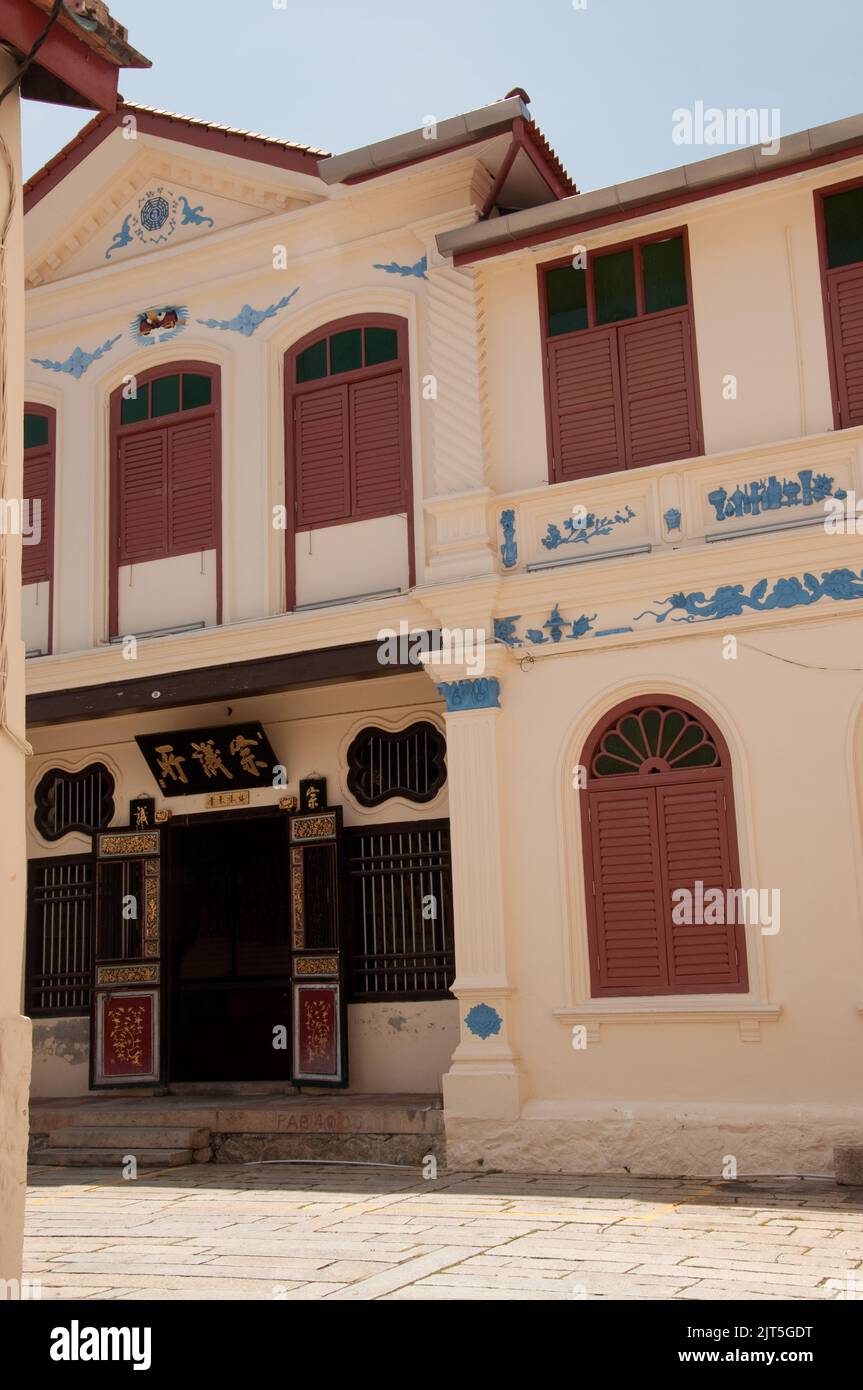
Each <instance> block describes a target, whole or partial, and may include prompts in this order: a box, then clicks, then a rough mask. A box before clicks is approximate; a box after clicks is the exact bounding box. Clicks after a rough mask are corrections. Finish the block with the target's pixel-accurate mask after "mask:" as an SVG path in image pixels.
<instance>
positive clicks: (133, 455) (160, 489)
mask: <svg viewBox="0 0 863 1390" xmlns="http://www.w3.org/2000/svg"><path fill="white" fill-rule="evenodd" d="M117 492H118V507H119V513H118V515H119V530H120V536H119V539H120V556H119V558H120V563H121V564H129V563H130V562H132V561H143V560H158V559H159V558H160V556H163V555H166V554H167V553H168V431H167V430H165V429H160V430H144V431H142V432H141V433H140V434H127V435H124V436H122V437H121V438H120V441H119V449H118V458H117Z"/></svg>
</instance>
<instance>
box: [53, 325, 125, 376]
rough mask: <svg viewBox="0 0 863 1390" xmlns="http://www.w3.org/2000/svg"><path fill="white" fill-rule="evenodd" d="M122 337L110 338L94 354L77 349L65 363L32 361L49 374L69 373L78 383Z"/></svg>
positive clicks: (94, 350) (119, 335) (119, 334)
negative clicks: (91, 366)
mask: <svg viewBox="0 0 863 1390" xmlns="http://www.w3.org/2000/svg"><path fill="white" fill-rule="evenodd" d="M122 336H123V335H122V333H118V334H117V336H116V338H109V339H108V341H107V342H105V343H103V344H102V346H101V347H97V348H94V349H93V351H92V352H85V351H84V349H83V348H82V347H76V348H75V349H74V351H72V352H71V353H70V354H69V356H68V357H67V358H66V359H65V361H63V362H57V361H55V360H53V359H52V358H50V357H32V358H31V359H30V360H31V361H32V362H35V363H36V365H37V366H38V367H44V368H45V369H46V370H47V371H49V372H67V373H68V374H69V376H71V377H74V378H75V380H76V381H78V380H79V379H80V378H81V377H82V376H83V375H84V373H85V372H86V370H87V368H88V367H89V366H90V365H91V364H92V363H93V362H95V361H97V360H98V358H100V357H104V355H105V353H106V352H110V351H111V348H112V347H113V346H114V344H115V343H118V342H119V341H120V339H121V338H122Z"/></svg>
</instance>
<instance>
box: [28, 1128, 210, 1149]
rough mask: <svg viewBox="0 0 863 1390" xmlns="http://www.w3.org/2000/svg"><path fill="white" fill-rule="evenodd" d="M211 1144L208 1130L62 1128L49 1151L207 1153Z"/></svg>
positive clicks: (50, 1141) (51, 1140)
mask: <svg viewBox="0 0 863 1390" xmlns="http://www.w3.org/2000/svg"><path fill="white" fill-rule="evenodd" d="M209 1142H210V1131H209V1130H208V1129H202V1128H198V1129H187V1128H186V1129H184V1128H177V1127H176V1126H171V1127H167V1126H164V1127H161V1126H160V1127H156V1128H154V1127H153V1126H151V1125H130V1124H128V1123H125V1122H124V1123H123V1124H122V1125H100V1126H90V1125H88V1126H86V1127H84V1126H79V1125H62V1126H61V1127H60V1128H59V1129H55V1130H52V1131H51V1133H50V1134H49V1136H48V1148H49V1149H119V1148H123V1147H125V1151H126V1153H137V1152H138V1150H139V1149H170V1150H177V1149H203V1148H204V1147H205V1146H206V1145H207V1144H209Z"/></svg>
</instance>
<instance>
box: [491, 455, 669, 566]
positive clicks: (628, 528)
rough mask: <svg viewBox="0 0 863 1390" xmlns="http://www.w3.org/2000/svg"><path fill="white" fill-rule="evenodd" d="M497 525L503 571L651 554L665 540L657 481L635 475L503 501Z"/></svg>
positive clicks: (497, 509) (497, 507)
mask: <svg viewBox="0 0 863 1390" xmlns="http://www.w3.org/2000/svg"><path fill="white" fill-rule="evenodd" d="M493 527H494V529H495V530H496V533H497V537H498V550H499V565H500V568H501V569H502V570H503V572H504V573H506V572H508V571H515V570H524V569H529V570H535V569H541V568H544V567H548V568H551V567H552V566H555V565H561V564H569V563H578V562H584V561H589V560H593V559H598V558H599V557H600V556H610V555H614V554H618V553H628V554H632V553H634V552H639V551H640V552H642V553H647V552H648V551H649V550H650V549H651V548H652V547H653V546H654V545H657V544H659V543H660V542H661V541H662V539H663V535H662V530H661V516H660V496H659V486H658V480H657V479H655V478H647V477H643V476H639V474H638V473H637V472H634V473H632V474H618V475H617V476H616V477H615V478H614V479H613V480H609V479H607V478H596V479H587V480H584V481H581V482H578V483H571V484H565V485H558V486H556V487H552V488H547V487H546V488H541V489H537V490H536V491H534V492H530V493H517V494H516V495H515V496H514V497H511V498H500V497H499V498H497V499H496V503H495V514H494V523H493Z"/></svg>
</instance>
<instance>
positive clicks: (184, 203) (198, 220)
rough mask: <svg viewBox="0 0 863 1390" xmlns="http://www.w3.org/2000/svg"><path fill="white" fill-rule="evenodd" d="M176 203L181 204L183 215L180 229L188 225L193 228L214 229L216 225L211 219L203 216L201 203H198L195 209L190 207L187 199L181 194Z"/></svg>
mask: <svg viewBox="0 0 863 1390" xmlns="http://www.w3.org/2000/svg"><path fill="white" fill-rule="evenodd" d="M178 202H179V203H180V204H181V211H182V213H183V217H182V220H181V222H180V226H181V227H187V226H188V225H189V224H190V223H191V224H192V226H195V227H214V226H215V225H216V224H215V222H214V221H213V219H212V217H207V215H206V214H205V212H204V204H203V203H199V204H198V206H197V207H196V208H193V207H190V206H189V200H188V198H185V197H184V196H183V194H182V193H181V194H180V197H179V199H178Z"/></svg>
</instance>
